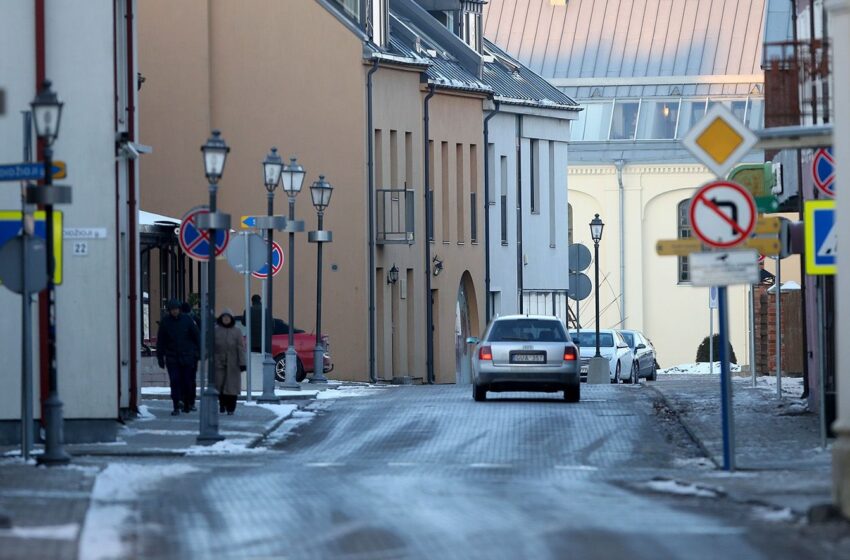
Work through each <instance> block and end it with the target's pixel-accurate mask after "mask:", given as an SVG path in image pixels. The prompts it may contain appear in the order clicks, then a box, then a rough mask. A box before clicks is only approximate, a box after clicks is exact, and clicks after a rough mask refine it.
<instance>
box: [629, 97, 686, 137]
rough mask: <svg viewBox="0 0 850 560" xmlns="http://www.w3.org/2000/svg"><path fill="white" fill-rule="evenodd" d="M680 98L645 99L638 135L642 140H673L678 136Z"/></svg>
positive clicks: (642, 105)
mask: <svg viewBox="0 0 850 560" xmlns="http://www.w3.org/2000/svg"><path fill="white" fill-rule="evenodd" d="M678 118H679V100H678V99H662V100H658V101H643V102H642V103H641V106H640V123H639V125H638V132H637V137H638V138H639V139H642V140H672V139H673V138H675V137H676V122H677V121H678Z"/></svg>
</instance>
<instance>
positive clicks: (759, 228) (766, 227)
mask: <svg viewBox="0 0 850 560" xmlns="http://www.w3.org/2000/svg"><path fill="white" fill-rule="evenodd" d="M781 227H782V225H781V222H780V220H779V218H778V217H777V216H771V217H767V216H759V219H758V221H757V222H756V227H755V229H754V230H753V232H754V233H755V234H757V235H764V234H768V233H779V230H780V229H781Z"/></svg>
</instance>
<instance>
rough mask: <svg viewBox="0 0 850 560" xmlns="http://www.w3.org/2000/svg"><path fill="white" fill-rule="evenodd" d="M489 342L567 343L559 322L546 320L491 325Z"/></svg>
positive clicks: (512, 320)
mask: <svg viewBox="0 0 850 560" xmlns="http://www.w3.org/2000/svg"><path fill="white" fill-rule="evenodd" d="M487 340H488V341H489V342H512V341H513V342H567V333H566V331H565V330H564V327H563V325H561V322H560V321H549V320H546V319H507V320H502V321H497V322H496V323H494V324H493V328H492V329H491V330H490V334H489V336H488V337H487Z"/></svg>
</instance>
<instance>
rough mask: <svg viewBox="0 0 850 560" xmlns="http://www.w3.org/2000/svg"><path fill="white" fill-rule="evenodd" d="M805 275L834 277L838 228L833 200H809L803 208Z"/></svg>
mask: <svg viewBox="0 0 850 560" xmlns="http://www.w3.org/2000/svg"><path fill="white" fill-rule="evenodd" d="M805 225H806V274H811V275H834V274H835V270H836V257H837V255H838V249H837V245H838V227H837V226H836V223H835V201H834V200H809V201H807V202H806V208H805Z"/></svg>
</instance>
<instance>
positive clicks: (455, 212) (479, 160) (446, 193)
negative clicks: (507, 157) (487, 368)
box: [430, 90, 486, 383]
mask: <svg viewBox="0 0 850 560" xmlns="http://www.w3.org/2000/svg"><path fill="white" fill-rule="evenodd" d="M482 102H483V98H482V97H477V96H467V95H460V94H452V93H447V92H444V91H439V90H438V92H437V94H436V95H435V96H434V97H433V98H432V99H431V107H430V112H431V123H430V140H431V141H433V143H434V144H433V146H434V149H433V153H434V157H433V158H432V159H433V161H432V165H433V170H434V172H433V173H432V180H431V184H432V188H433V190H434V241H433V242H432V244H431V256H432V258H433V257H434V256H438V257H439V259H440V260H441V261H443V271H442V273H440V275H439V276H436V277H432V284H431V287H432V290H435V291H436V292H435V299H434V324H435V337H434V374H435V378H436V381H437V382H438V383H454V382H455V380H456V377H455V376H456V366H457V363H456V362H457V360H458V359H460V360H463V359H466V356H465V355H464V354H461V355H460V356H457V355H456V352H455V349H456V342H457V341H456V327H457V326H458V325H457V321H456V319H457V313H456V308H457V299H458V289H459V288H460V286H461V282H463V283H464V286H465V289H466V292H467V297H468V300H469V307H470V330H471V332H472V333H473V335H474V336H479V335H480V334H481V333H482V332H483V330H484V327H485V326H486V325H485V324H484V320H485V319H484V318H485V314H484V305H485V297H486V294H485V291H484V214H483V201H482V199H481V197H483V193H484V164H483V157H484V151H483V147H482V142H483V136H482V134H483V132H482V131H483V116H484V115H483V106H482ZM459 156H460V157H459ZM473 188H474V189H476V192H477V193H479V195H478V197H479V204H478V205H477V206H478V208H477V209H476V212H478V231H477V241H476V242H473V241H472V239H471V238H472V235H471V233H472V232H471V231H470V220H471V214H470V204H469V201H470V196H469V193H470V192H471V189H473ZM461 347H462V348H463V349H464V350H466V351H469V347H468V346H466V345H465V341H461Z"/></svg>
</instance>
